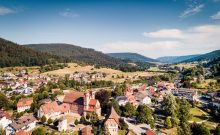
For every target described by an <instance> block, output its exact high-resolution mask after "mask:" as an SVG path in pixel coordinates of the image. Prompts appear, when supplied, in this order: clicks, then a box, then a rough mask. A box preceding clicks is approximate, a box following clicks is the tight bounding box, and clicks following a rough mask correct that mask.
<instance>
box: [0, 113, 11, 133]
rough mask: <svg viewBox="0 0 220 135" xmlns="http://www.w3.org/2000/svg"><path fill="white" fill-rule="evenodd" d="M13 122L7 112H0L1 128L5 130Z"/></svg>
mask: <svg viewBox="0 0 220 135" xmlns="http://www.w3.org/2000/svg"><path fill="white" fill-rule="evenodd" d="M11 122H12V121H11V119H10V116H9V114H8V113H7V112H5V111H0V128H2V129H5V128H6V127H7V126H8V124H10V123H11Z"/></svg>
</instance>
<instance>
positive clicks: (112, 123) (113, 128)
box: [104, 107, 120, 135]
mask: <svg viewBox="0 0 220 135" xmlns="http://www.w3.org/2000/svg"><path fill="white" fill-rule="evenodd" d="M119 119H120V117H119V116H118V114H117V113H116V111H115V109H114V108H113V107H112V108H111V112H110V114H109V115H108V116H107V118H106V119H105V122H104V125H105V128H106V131H107V132H108V133H109V134H110V135H118V127H119V124H120V123H119Z"/></svg>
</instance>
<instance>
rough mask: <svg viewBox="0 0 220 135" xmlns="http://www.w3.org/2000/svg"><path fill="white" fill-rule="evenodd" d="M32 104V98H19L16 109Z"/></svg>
mask: <svg viewBox="0 0 220 135" xmlns="http://www.w3.org/2000/svg"><path fill="white" fill-rule="evenodd" d="M32 103H33V98H21V99H20V100H19V101H18V103H17V107H23V106H31V104H32Z"/></svg>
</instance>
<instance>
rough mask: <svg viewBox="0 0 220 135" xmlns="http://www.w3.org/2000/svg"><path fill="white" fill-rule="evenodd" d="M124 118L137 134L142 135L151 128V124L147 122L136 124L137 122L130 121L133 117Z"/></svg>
mask: <svg viewBox="0 0 220 135" xmlns="http://www.w3.org/2000/svg"><path fill="white" fill-rule="evenodd" d="M124 120H125V122H126V123H127V124H128V126H129V129H131V130H133V131H134V132H135V134H137V135H141V134H142V133H145V132H146V130H148V129H151V128H150V125H147V124H138V125H135V124H133V123H131V122H130V121H131V120H132V119H130V118H124Z"/></svg>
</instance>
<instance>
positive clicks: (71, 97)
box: [63, 92, 84, 105]
mask: <svg viewBox="0 0 220 135" xmlns="http://www.w3.org/2000/svg"><path fill="white" fill-rule="evenodd" d="M83 98H84V92H70V93H67V94H65V97H64V100H63V102H64V103H70V104H73V103H76V104H79V105H83V102H84V101H83Z"/></svg>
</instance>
